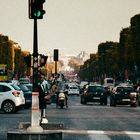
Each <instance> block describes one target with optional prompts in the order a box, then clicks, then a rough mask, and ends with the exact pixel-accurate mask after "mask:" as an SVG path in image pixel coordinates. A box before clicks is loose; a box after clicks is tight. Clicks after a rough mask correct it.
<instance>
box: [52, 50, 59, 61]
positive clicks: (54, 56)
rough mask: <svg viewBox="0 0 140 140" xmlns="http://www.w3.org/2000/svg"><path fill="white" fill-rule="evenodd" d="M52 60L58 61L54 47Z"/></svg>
mask: <svg viewBox="0 0 140 140" xmlns="http://www.w3.org/2000/svg"><path fill="white" fill-rule="evenodd" d="M53 60H54V61H58V49H54V55H53Z"/></svg>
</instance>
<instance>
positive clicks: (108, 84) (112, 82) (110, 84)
mask: <svg viewBox="0 0 140 140" xmlns="http://www.w3.org/2000/svg"><path fill="white" fill-rule="evenodd" d="M104 86H106V87H109V88H110V89H112V88H113V87H114V86H115V80H114V79H113V78H105V79H104Z"/></svg>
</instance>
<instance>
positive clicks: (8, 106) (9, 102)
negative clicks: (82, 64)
mask: <svg viewBox="0 0 140 140" xmlns="http://www.w3.org/2000/svg"><path fill="white" fill-rule="evenodd" d="M60 79H61V80H60ZM109 81H110V82H111V80H109ZM42 83H43V85H44V86H45V90H46V91H45V95H44V100H45V106H46V105H49V104H52V103H55V104H56V107H58V106H60V108H62V109H63V107H66V108H68V102H69V101H68V100H69V96H80V103H81V104H88V103H91V102H92V103H94V102H95V103H96V102H97V103H100V105H103V104H104V105H108V104H109V105H110V106H111V107H115V106H116V105H129V106H131V107H138V106H139V105H140V90H139V89H140V87H139V86H137V87H135V86H134V85H133V84H132V83H131V84H130V83H129V82H124V83H119V84H117V85H115V83H114V82H112V84H111V85H110V84H109V83H107V82H106V79H105V84H103V85H102V84H99V83H97V82H85V84H83V81H81V82H75V81H69V80H66V78H65V77H64V78H60V77H55V78H52V80H47V79H46V77H44V79H43V81H42ZM113 83H114V84H113ZM32 88H33V84H32V82H31V81H30V79H29V78H27V77H26V78H20V79H19V80H15V79H13V80H11V81H9V82H0V95H1V96H0V109H1V110H2V111H4V112H5V113H15V112H17V111H19V110H20V109H23V108H28V109H30V108H31V106H32ZM40 94H41V93H40ZM41 101H42V100H40V102H41Z"/></svg>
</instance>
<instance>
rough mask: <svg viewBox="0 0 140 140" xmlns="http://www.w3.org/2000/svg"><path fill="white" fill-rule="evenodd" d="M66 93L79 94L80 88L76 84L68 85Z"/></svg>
mask: <svg viewBox="0 0 140 140" xmlns="http://www.w3.org/2000/svg"><path fill="white" fill-rule="evenodd" d="M68 95H77V96H79V95H80V89H79V87H78V86H70V87H68Z"/></svg>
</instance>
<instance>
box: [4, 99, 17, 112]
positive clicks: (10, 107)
mask: <svg viewBox="0 0 140 140" xmlns="http://www.w3.org/2000/svg"><path fill="white" fill-rule="evenodd" d="M2 110H3V111H4V112H5V113H13V112H15V111H16V107H15V104H14V103H13V102H12V101H5V102H3V103H2Z"/></svg>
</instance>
